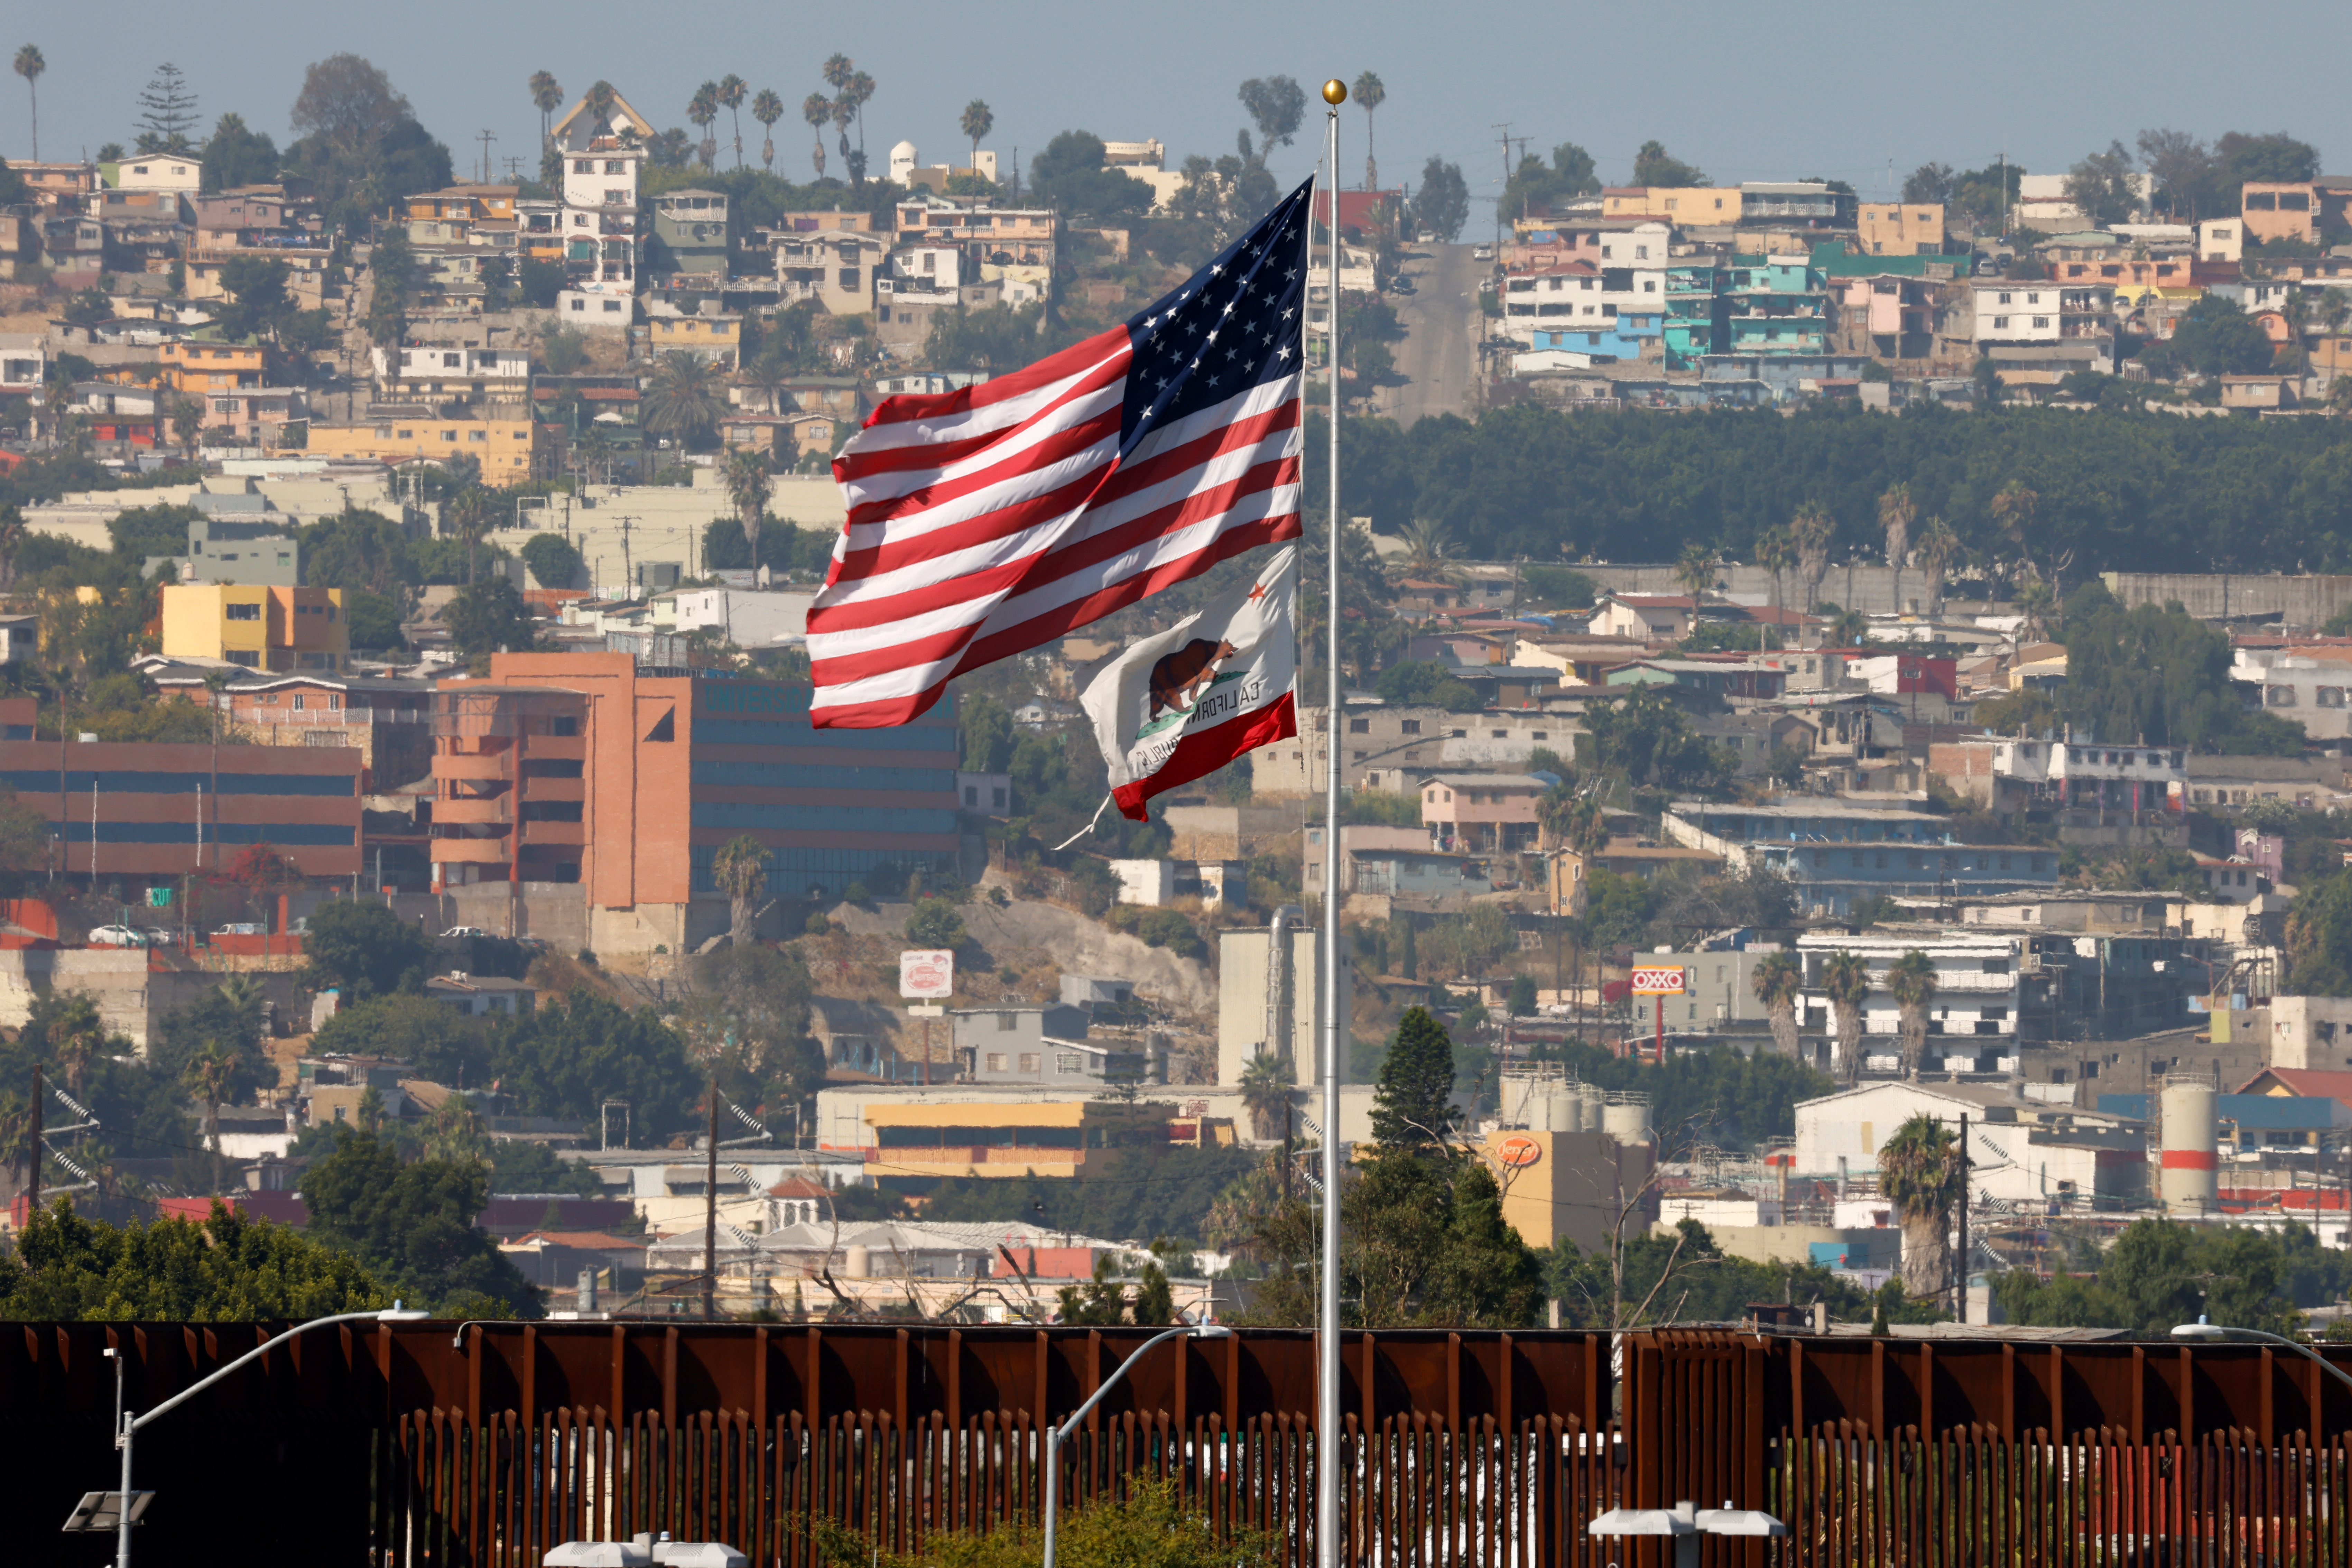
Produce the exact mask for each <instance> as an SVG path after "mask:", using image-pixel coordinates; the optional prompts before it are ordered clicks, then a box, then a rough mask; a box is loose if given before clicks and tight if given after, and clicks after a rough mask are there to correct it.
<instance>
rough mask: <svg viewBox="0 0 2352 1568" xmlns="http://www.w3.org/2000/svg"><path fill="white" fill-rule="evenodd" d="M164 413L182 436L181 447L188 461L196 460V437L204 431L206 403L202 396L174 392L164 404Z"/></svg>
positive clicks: (173, 428) (179, 435) (177, 434)
mask: <svg viewBox="0 0 2352 1568" xmlns="http://www.w3.org/2000/svg"><path fill="white" fill-rule="evenodd" d="M164 414H165V416H166V417H167V418H169V419H170V420H171V421H172V430H173V434H174V435H176V436H178V437H179V438H180V449H181V450H182V451H183V452H184V453H185V454H186V456H187V458H188V461H190V462H192V463H193V462H194V461H195V460H196V438H197V437H199V436H201V435H202V434H203V433H204V428H205V404H204V399H202V398H200V397H191V396H190V395H188V394H186V393H184V392H182V393H177V394H174V395H173V398H172V400H171V401H170V402H169V403H167V404H165V405H164Z"/></svg>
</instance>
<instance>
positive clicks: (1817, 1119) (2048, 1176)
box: [1796, 1083, 2147, 1203]
mask: <svg viewBox="0 0 2352 1568" xmlns="http://www.w3.org/2000/svg"><path fill="white" fill-rule="evenodd" d="M1921 1115H1924V1116H1931V1117H1935V1118H1937V1120H1939V1121H1942V1122H1943V1123H1944V1125H1945V1127H1946V1128H1947V1130H1948V1131H1950V1132H1952V1133H1953V1134H1955V1135H1957V1134H1958V1131H1959V1119H1960V1118H1961V1117H1962V1116H1964V1115H1965V1116H1966V1117H1968V1118H1969V1195H1970V1200H1971V1202H1975V1203H1981V1202H1983V1201H1984V1200H1985V1199H1988V1198H1991V1199H1996V1200H2007V1201H2009V1202H2012V1203H2015V1202H2029V1203H2041V1202H2046V1201H2049V1200H2053V1199H2057V1200H2063V1199H2066V1198H2069V1197H2079V1198H2083V1199H2088V1198H2090V1197H2091V1196H2092V1195H2094V1194H2101V1195H2109V1194H2112V1195H2118V1196H2120V1195H2126V1194H2133V1193H2137V1192H2144V1191H2145V1190H2146V1187H2147V1155H2146V1138H2147V1135H2146V1133H2145V1132H2144V1131H2142V1130H2141V1129H2140V1128H2139V1126H2138V1124H2137V1123H2136V1122H2132V1121H2126V1119H2124V1118H2122V1117H2116V1116H2103V1115H2100V1114H2099V1113H2097V1112H2095V1111H2087V1110H2075V1109H2074V1107H2072V1106H2064V1105H2050V1104H2045V1103H2043V1102H2042V1101H2040V1100H2020V1099H2015V1098H2012V1097H2011V1093H2010V1091H2009V1089H2008V1088H2007V1087H2006V1086H2004V1085H1991V1084H1922V1083H1872V1084H1864V1085H1862V1086H1860V1087H1858V1088H1854V1089H1847V1090H1845V1091H1843V1093H1839V1094H1832V1095H1824V1096H1823V1097H1822V1098H1821V1099H1819V1100H1801V1101H1799V1102H1798V1105H1797V1146H1796V1169H1797V1170H1798V1171H1800V1172H1801V1173H1805V1174H1807V1175H1813V1176H1826V1175H1830V1174H1832V1173H1836V1172H1838V1171H1839V1170H1840V1169H1841V1168H1843V1170H1844V1171H1845V1172H1846V1173H1848V1174H1849V1175H1853V1176H1865V1175H1875V1174H1876V1173H1877V1170H1878V1152H1879V1150H1880V1149H1881V1148H1883V1147H1885V1143H1886V1142H1887V1141H1888V1140H1889V1139H1891V1138H1893V1137H1894V1136H1895V1131H1896V1130H1897V1129H1899V1128H1900V1127H1902V1125H1903V1124H1904V1123H1905V1122H1906V1121H1909V1120H1910V1119H1911V1118H1912V1117H1914V1116H1921Z"/></svg>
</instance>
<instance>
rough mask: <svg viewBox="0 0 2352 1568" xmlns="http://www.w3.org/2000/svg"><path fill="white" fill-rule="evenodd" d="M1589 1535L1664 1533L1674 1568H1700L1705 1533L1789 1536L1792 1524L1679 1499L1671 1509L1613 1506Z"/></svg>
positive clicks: (1760, 1513)
mask: <svg viewBox="0 0 2352 1568" xmlns="http://www.w3.org/2000/svg"><path fill="white" fill-rule="evenodd" d="M1584 1532H1585V1533H1586V1534H1587V1535H1596V1536H1624V1535H1665V1536H1671V1537H1673V1538H1674V1542H1675V1568H1698V1538H1699V1537H1700V1536H1702V1535H1759V1536H1769V1535H1786V1534H1788V1533H1789V1527H1788V1526H1787V1525H1785V1524H1783V1523H1781V1522H1780V1521H1779V1520H1777V1519H1775V1518H1773V1517H1772V1516H1771V1515H1770V1514H1769V1513H1765V1512H1763V1511H1762V1510H1758V1509H1752V1508H1734V1507H1732V1506H1731V1504H1730V1502H1729V1501H1726V1502H1725V1503H1724V1505H1723V1506H1722V1507H1721V1508H1695V1507H1693V1506H1692V1505H1691V1504H1689V1503H1687V1502H1678V1503H1676V1504H1675V1506H1674V1507H1672V1508H1612V1509H1611V1510H1609V1511H1608V1512H1606V1513H1602V1514H1596V1515H1595V1516H1594V1517H1593V1520H1592V1522H1591V1524H1588V1525H1586V1526H1585V1527H1584Z"/></svg>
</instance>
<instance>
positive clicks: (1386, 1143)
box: [1372, 1007, 1454, 1148]
mask: <svg viewBox="0 0 2352 1568" xmlns="http://www.w3.org/2000/svg"><path fill="white" fill-rule="evenodd" d="M1453 1092H1454V1041H1453V1040H1452V1039H1451V1038H1450V1037H1448V1036H1447V1035H1446V1033H1445V1026H1444V1025H1443V1024H1441V1023H1439V1022H1438V1021H1437V1019H1436V1018H1435V1017H1434V1016H1432V1015H1431V1013H1430V1011H1429V1009H1428V1008H1426V1007H1411V1008H1408V1009H1406V1011H1405V1015H1404V1016H1403V1017H1402V1019H1400V1020H1399V1021H1398V1023H1397V1035H1396V1044H1395V1045H1393V1046H1391V1047H1389V1054H1388V1058H1387V1059H1386V1060H1385V1061H1383V1062H1382V1063H1381V1082H1380V1088H1379V1089H1378V1091H1377V1092H1375V1093H1374V1095H1373V1096H1372V1137H1373V1138H1374V1139H1375V1140H1377V1141H1378V1142H1380V1143H1381V1146H1382V1147H1384V1148H1411V1147H1413V1146H1415V1145H1419V1144H1426V1143H1432V1142H1436V1141H1437V1139H1438V1137H1439V1136H1440V1135H1441V1134H1443V1133H1444V1131H1445V1130H1446V1128H1447V1127H1448V1126H1449V1125H1450V1122H1451V1120H1452V1117H1453V1114H1454V1111H1453V1108H1452V1107H1451V1106H1449V1105H1448V1104H1447V1103H1446V1101H1447V1099H1448V1098H1449V1097H1450V1096H1451V1095H1452V1094H1453Z"/></svg>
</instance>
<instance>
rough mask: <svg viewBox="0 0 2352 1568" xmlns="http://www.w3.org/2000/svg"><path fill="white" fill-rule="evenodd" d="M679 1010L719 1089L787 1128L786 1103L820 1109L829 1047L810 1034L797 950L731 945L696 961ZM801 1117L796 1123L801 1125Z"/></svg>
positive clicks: (805, 982) (804, 973) (806, 986)
mask: <svg viewBox="0 0 2352 1568" xmlns="http://www.w3.org/2000/svg"><path fill="white" fill-rule="evenodd" d="M691 978H692V982H693V991H692V994H691V996H690V997H689V999H688V1004H687V1005H686V1006H685V1007H684V1008H683V1009H681V1011H680V1014H679V1022H680V1025H681V1026H682V1027H683V1028H684V1029H685V1031H686V1033H687V1034H688V1036H689V1037H692V1038H694V1039H695V1040H698V1041H700V1042H704V1043H705V1045H706V1047H707V1048H706V1053H705V1054H706V1056H707V1057H708V1058H709V1063H710V1070H711V1076H712V1077H713V1078H715V1079H716V1080H717V1082H718V1084H719V1092H720V1093H721V1094H724V1095H726V1096H727V1097H728V1098H729V1099H730V1100H733V1101H734V1102H735V1103H736V1104H738V1105H740V1106H744V1107H747V1108H749V1107H756V1108H757V1109H758V1110H759V1112H760V1114H761V1116H762V1117H763V1118H764V1119H765V1120H766V1121H767V1122H768V1123H769V1124H770V1125H771V1126H776V1127H782V1124H783V1121H784V1117H785V1114H786V1111H787V1109H788V1108H789V1107H791V1106H793V1105H798V1106H800V1107H801V1108H802V1109H801V1114H802V1115H803V1116H805V1115H807V1114H808V1113H809V1112H810V1111H811V1110H814V1099H815V1095H816V1091H817V1090H818V1089H823V1088H824V1050H823V1049H822V1047H819V1046H818V1045H817V1043H816V1041H815V1040H814V1039H813V1038H811V1037H810V1035H809V996H810V992H811V985H810V982H809V974H808V969H807V966H806V965H804V964H803V963H802V962H801V960H800V958H799V957H798V955H796V954H794V953H793V952H788V951H784V950H782V949H778V948H773V947H759V946H745V947H727V948H721V949H719V951H718V952H711V953H706V954H705V955H703V956H702V957H701V958H698V959H697V960H696V961H695V964H694V972H693V974H692V976H691ZM800 1125H801V1124H800V1123H799V1122H798V1121H795V1122H794V1123H793V1130H794V1131H797V1130H798V1129H799V1127H800Z"/></svg>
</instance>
